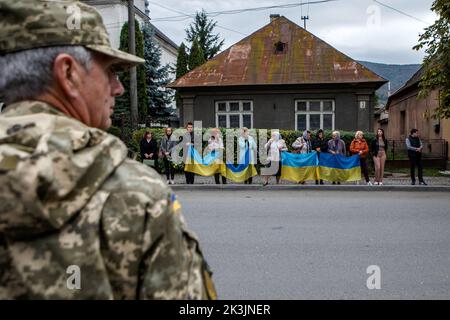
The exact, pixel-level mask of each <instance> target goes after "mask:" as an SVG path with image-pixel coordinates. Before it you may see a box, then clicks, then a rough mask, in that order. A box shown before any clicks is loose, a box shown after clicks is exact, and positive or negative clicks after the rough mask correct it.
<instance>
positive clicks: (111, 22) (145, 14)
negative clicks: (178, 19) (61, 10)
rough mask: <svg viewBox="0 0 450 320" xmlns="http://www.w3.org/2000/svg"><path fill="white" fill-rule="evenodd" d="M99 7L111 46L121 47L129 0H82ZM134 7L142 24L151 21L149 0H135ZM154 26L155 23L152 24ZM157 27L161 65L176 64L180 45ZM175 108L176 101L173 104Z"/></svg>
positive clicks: (173, 76) (156, 34) (156, 36)
mask: <svg viewBox="0 0 450 320" xmlns="http://www.w3.org/2000/svg"><path fill="white" fill-rule="evenodd" d="M82 2H84V3H86V4H89V5H91V6H93V7H95V8H96V9H97V11H98V12H99V13H100V15H101V16H102V18H103V23H104V24H105V26H106V29H107V30H108V33H109V38H110V41H111V46H112V47H113V48H119V45H120V31H121V30H122V26H123V24H124V23H125V22H127V21H128V1H124V0H85V1H82ZM134 7H135V12H136V16H135V17H136V20H138V21H139V22H140V23H141V24H142V23H143V22H149V20H150V18H149V11H148V9H147V7H148V1H147V0H135V1H134ZM152 26H153V25H152ZM153 28H154V29H155V40H156V41H157V42H158V44H159V46H160V47H161V65H165V64H170V65H176V63H177V56H178V45H177V44H176V43H175V42H173V41H172V40H170V38H169V37H168V36H166V35H165V34H164V33H162V32H161V30H159V29H158V28H156V27H155V26H153ZM172 80H175V73H173V74H172ZM171 107H172V108H175V102H173V103H172V104H171Z"/></svg>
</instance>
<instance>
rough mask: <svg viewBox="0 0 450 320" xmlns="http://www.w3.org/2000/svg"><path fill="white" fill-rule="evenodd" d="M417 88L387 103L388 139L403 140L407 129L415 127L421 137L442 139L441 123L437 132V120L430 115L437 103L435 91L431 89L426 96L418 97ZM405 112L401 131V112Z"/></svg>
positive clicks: (406, 134)
mask: <svg viewBox="0 0 450 320" xmlns="http://www.w3.org/2000/svg"><path fill="white" fill-rule="evenodd" d="M417 94H418V90H417V89H415V90H413V91H411V92H409V93H407V94H405V95H402V96H400V97H396V98H395V99H392V102H391V104H390V105H389V125H388V130H387V132H386V135H387V136H388V137H389V138H390V139H395V140H403V139H405V138H406V137H407V136H408V135H409V131H410V130H411V129H413V128H416V129H418V130H419V132H420V136H421V137H422V138H423V139H443V130H442V127H443V126H442V124H443V123H441V128H440V130H439V132H435V130H434V128H435V125H436V124H439V120H435V119H433V118H432V117H431V115H432V114H433V110H434V109H435V108H436V107H437V105H438V100H437V91H432V92H431V93H430V95H429V96H428V97H427V98H424V99H418V98H417ZM402 111H404V113H405V120H404V121H405V125H404V127H405V131H404V132H403V133H402V132H401V128H402V127H403V125H402V123H401V122H402V117H401V112H402Z"/></svg>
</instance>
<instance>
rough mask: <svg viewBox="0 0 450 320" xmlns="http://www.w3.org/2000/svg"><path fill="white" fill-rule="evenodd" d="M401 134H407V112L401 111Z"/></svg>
mask: <svg viewBox="0 0 450 320" xmlns="http://www.w3.org/2000/svg"><path fill="white" fill-rule="evenodd" d="M400 134H401V135H405V134H406V111H405V110H403V111H400Z"/></svg>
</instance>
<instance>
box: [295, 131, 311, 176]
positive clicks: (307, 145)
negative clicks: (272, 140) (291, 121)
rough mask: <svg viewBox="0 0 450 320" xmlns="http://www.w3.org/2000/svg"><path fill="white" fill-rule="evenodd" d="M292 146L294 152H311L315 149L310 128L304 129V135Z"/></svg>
mask: <svg viewBox="0 0 450 320" xmlns="http://www.w3.org/2000/svg"><path fill="white" fill-rule="evenodd" d="M292 148H294V153H300V154H305V153H310V152H311V151H313V149H312V145H311V132H310V131H309V130H305V131H303V135H302V136H301V137H298V138H297V139H296V140H295V141H294V143H293V144H292ZM298 183H299V184H305V181H299V182H298Z"/></svg>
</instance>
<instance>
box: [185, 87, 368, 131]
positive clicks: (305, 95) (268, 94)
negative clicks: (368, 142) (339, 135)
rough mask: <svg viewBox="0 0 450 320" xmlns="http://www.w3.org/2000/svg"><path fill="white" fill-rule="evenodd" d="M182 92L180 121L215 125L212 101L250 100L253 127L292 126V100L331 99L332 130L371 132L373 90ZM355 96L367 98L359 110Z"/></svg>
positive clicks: (293, 104) (293, 109) (209, 125)
mask: <svg viewBox="0 0 450 320" xmlns="http://www.w3.org/2000/svg"><path fill="white" fill-rule="evenodd" d="M217 91H218V89H216V90H215V92H195V93H193V91H190V92H189V91H186V90H185V92H184V93H182V98H183V119H182V123H184V124H185V123H186V122H188V121H193V120H196V121H198V120H202V121H203V126H204V127H214V126H216V118H215V102H216V101H221V100H222V101H223V100H252V101H253V127H254V128H265V129H272V128H273V129H275V128H276V129H284V130H294V129H295V101H296V100H299V99H333V100H335V129H336V130H348V131H352V130H357V129H358V130H363V131H373V123H372V114H373V92H374V90H367V89H364V90H360V91H354V90H349V89H346V90H345V89H337V88H330V89H307V90H301V89H300V90H299V89H297V90H289V91H283V90H248V91H245V92H244V91H243V90H233V91H228V92H217ZM358 99H367V101H368V104H367V106H366V109H361V110H360V109H359V105H358Z"/></svg>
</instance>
